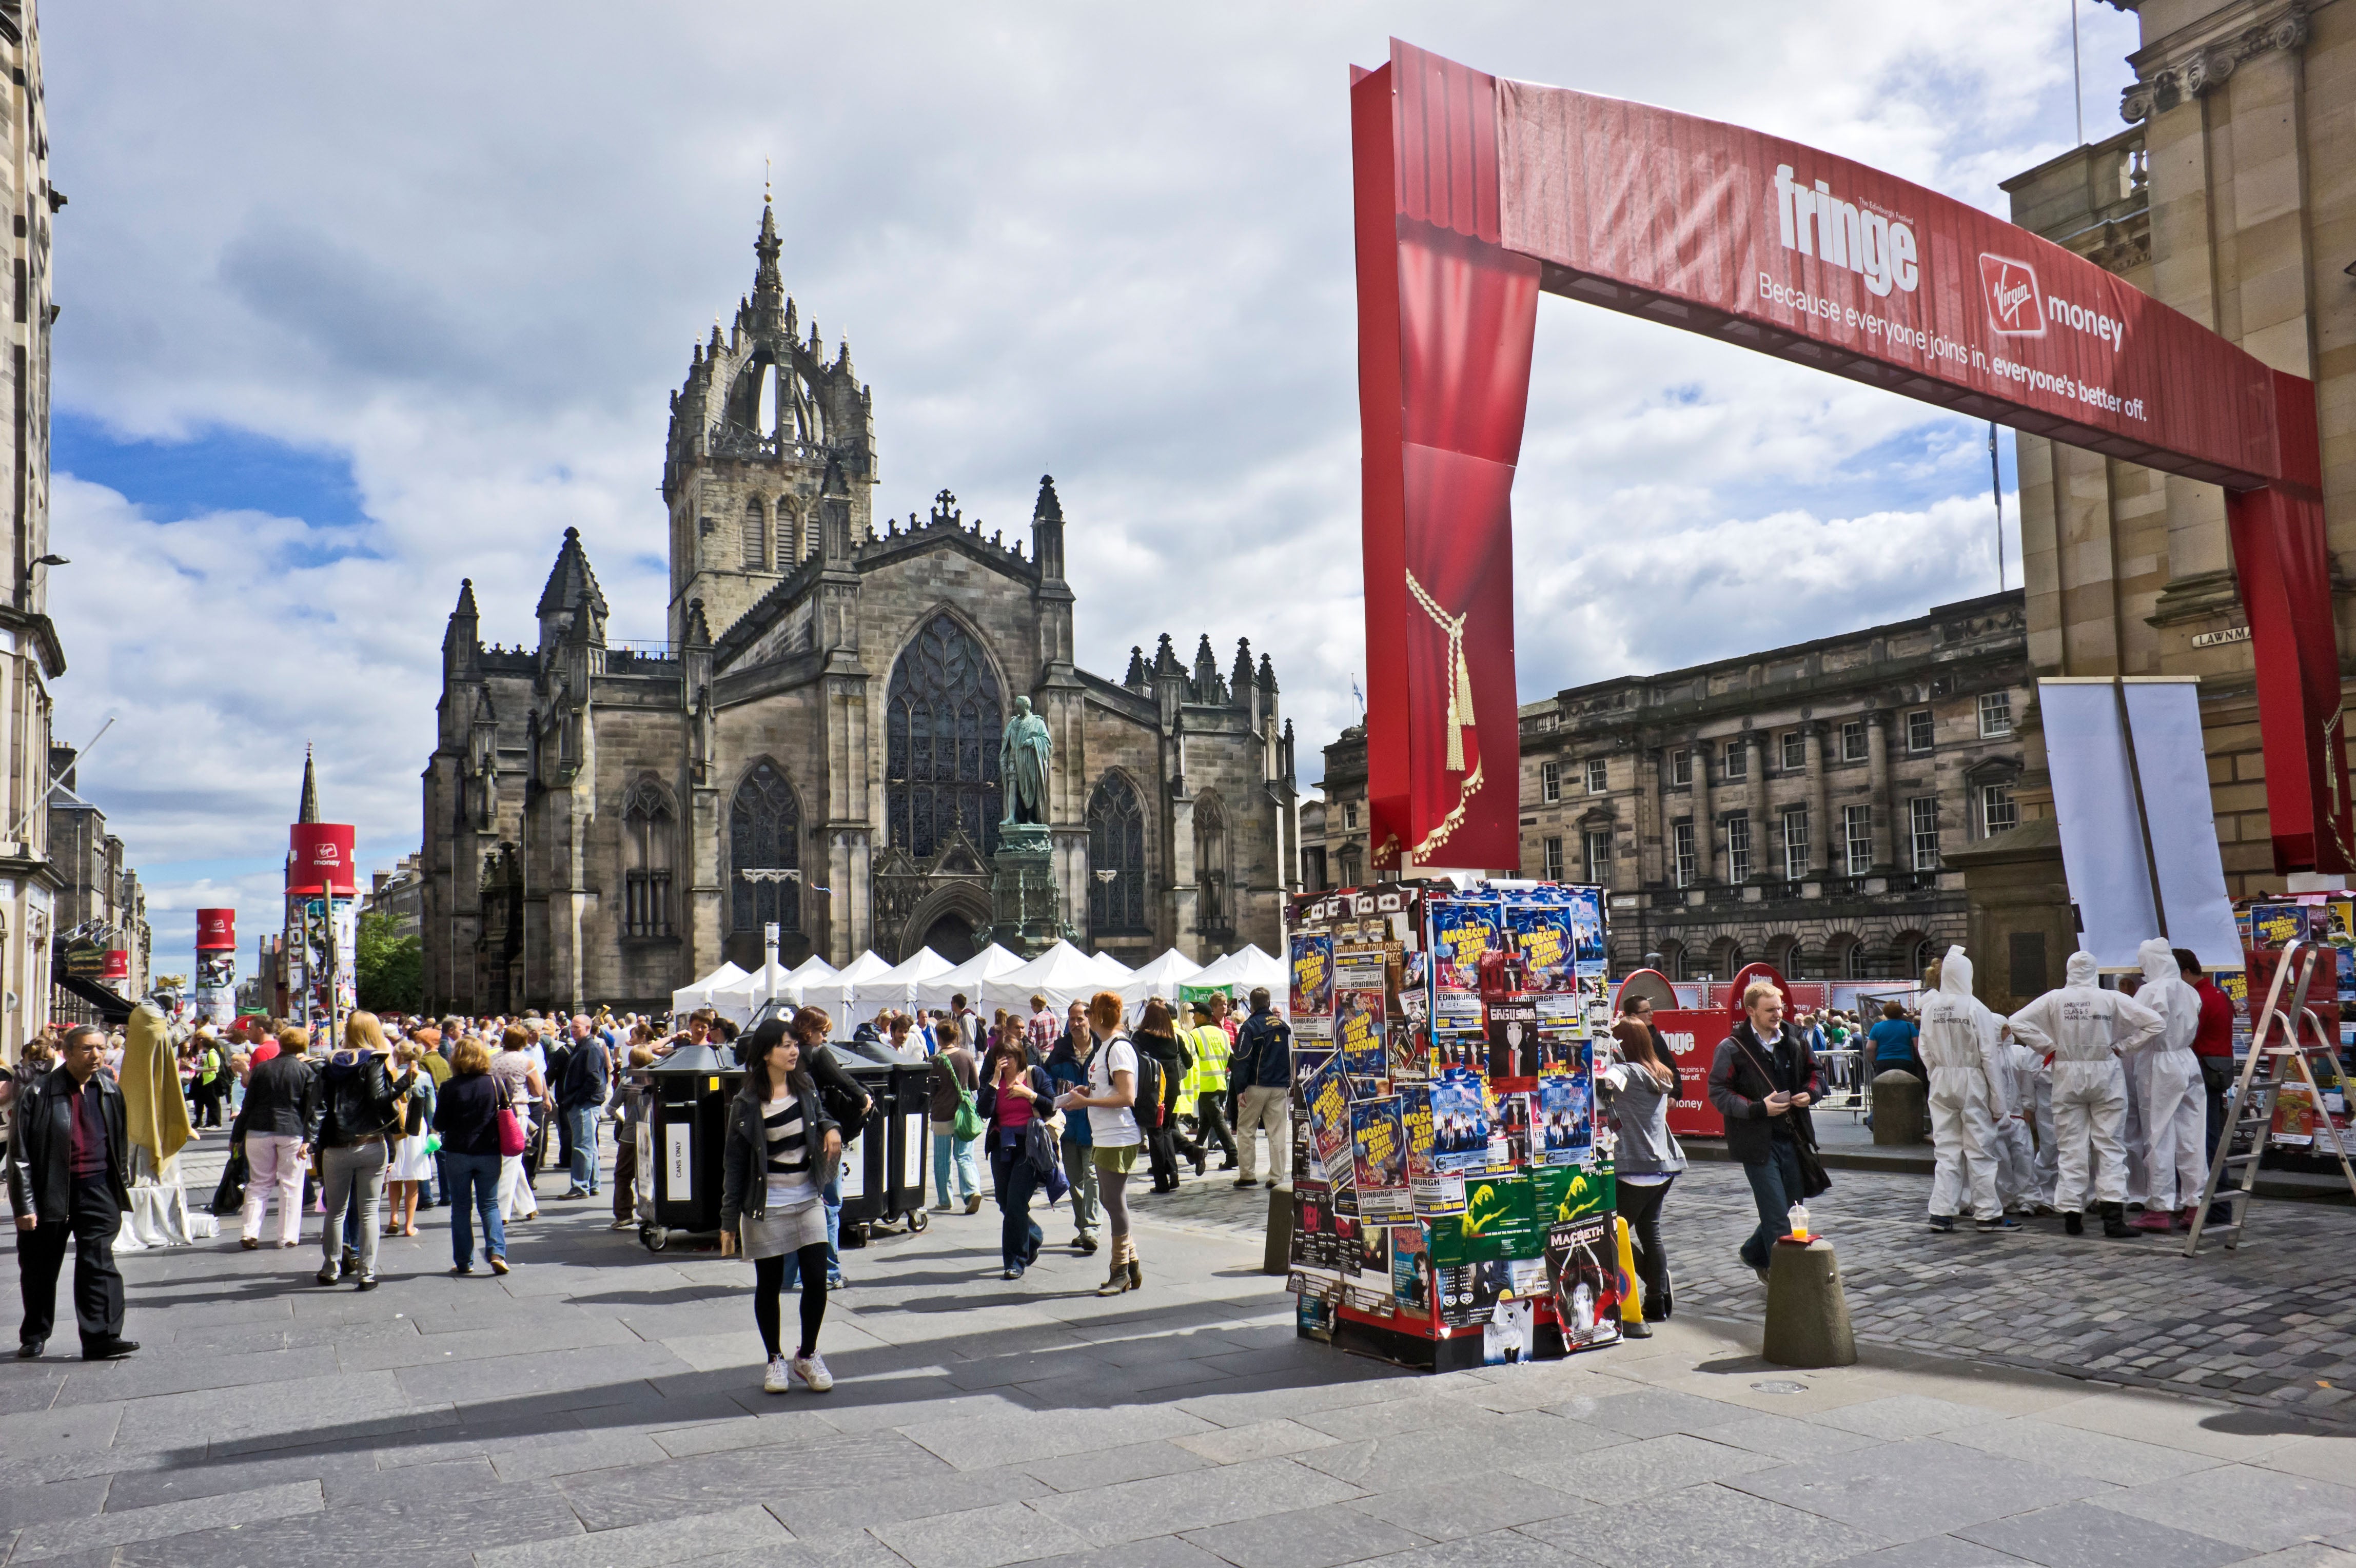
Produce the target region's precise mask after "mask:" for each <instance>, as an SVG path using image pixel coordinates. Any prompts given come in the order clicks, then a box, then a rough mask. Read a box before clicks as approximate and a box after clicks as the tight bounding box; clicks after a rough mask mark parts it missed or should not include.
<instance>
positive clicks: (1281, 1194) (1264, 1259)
mask: <svg viewBox="0 0 2356 1568" xmlns="http://www.w3.org/2000/svg"><path fill="white" fill-rule="evenodd" d="M1259 1272H1260V1273H1264V1274H1285V1273H1291V1272H1292V1188H1291V1187H1290V1184H1288V1185H1286V1186H1283V1187H1269V1189H1268V1250H1267V1251H1264V1252H1262V1253H1261V1254H1260V1259H1259Z"/></svg>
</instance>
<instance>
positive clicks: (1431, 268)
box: [1351, 46, 1538, 869]
mask: <svg viewBox="0 0 2356 1568" xmlns="http://www.w3.org/2000/svg"><path fill="white" fill-rule="evenodd" d="M1495 94H1496V83H1495V81H1494V79H1493V78H1490V77H1487V76H1483V75H1482V74H1481V73H1480V72H1478V71H1472V70H1465V69H1464V68H1463V67H1462V66H1455V65H1450V64H1448V63H1447V62H1445V61H1442V60H1440V59H1437V58H1435V57H1433V56H1430V55H1425V54H1421V53H1420V52H1419V51H1415V50H1410V49H1408V48H1405V47H1404V46H1402V47H1401V48H1399V49H1398V53H1397V56H1396V57H1395V59H1394V62H1393V64H1392V65H1391V66H1389V67H1387V68H1385V69H1384V70H1377V71H1374V72H1370V73H1365V74H1362V75H1361V76H1360V78H1359V80H1358V81H1356V83H1355V85H1354V86H1353V87H1352V90H1351V101H1352V116H1353V133H1354V141H1355V151H1356V164H1357V175H1356V180H1357V189H1356V205H1357V239H1358V298H1359V321H1358V333H1359V342H1358V352H1359V361H1360V368H1359V398H1360V403H1361V418H1362V421H1363V423H1364V424H1365V454H1364V459H1363V460H1364V467H1365V471H1364V482H1365V538H1366V650H1367V652H1366V657H1367V682H1366V700H1367V714H1366V750H1367V783H1368V795H1369V797H1370V800H1369V804H1370V809H1371V811H1372V815H1373V834H1374V846H1375V859H1376V864H1377V865H1395V864H1396V863H1397V859H1398V856H1399V855H1400V854H1408V855H1412V856H1413V857H1414V858H1415V860H1416V861H1417V862H1418V863H1419V864H1421V865H1451V866H1465V867H1480V868H1489V869H1514V868H1518V867H1519V865H1520V864H1521V840H1520V833H1519V828H1518V825H1517V822H1516V815H1517V812H1518V811H1519V809H1520V804H1521V778H1520V774H1521V746H1520V733H1519V727H1518V719H1517V717H1516V712H1515V687H1514V571H1513V512H1512V508H1511V498H1512V493H1513V488H1514V465H1515V462H1516V461H1517V460H1518V459H1519V457H1520V456H1521V446H1522V423H1523V415H1524V413H1525V411H1526V407H1527V403H1528V398H1529V376H1530V348H1531V339H1532V336H1533V333H1534V331H1535V329H1536V326H1537V297H1538V266H1537V263H1536V262H1534V261H1531V260H1530V259H1528V258H1527V257H1524V256H1518V255H1515V254H1514V253H1513V252H1508V251H1505V250H1501V249H1500V248H1498V245H1497V242H1496V241H1497V208H1496V190H1497V166H1496V154H1497V147H1496V103H1495Z"/></svg>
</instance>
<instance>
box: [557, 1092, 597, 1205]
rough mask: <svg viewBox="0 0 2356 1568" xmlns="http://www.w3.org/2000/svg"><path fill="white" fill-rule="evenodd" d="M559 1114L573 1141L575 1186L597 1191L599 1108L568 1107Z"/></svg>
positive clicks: (591, 1106) (593, 1106) (588, 1106)
mask: <svg viewBox="0 0 2356 1568" xmlns="http://www.w3.org/2000/svg"><path fill="white" fill-rule="evenodd" d="M557 1114H559V1115H561V1116H562V1117H563V1118H564V1125H565V1127H566V1128H567V1129H568V1131H569V1133H570V1135H571V1137H572V1140H573V1186H574V1187H586V1188H588V1190H589V1191H591V1192H593V1193H594V1192H595V1191H596V1190H597V1107H596V1106H595V1105H594V1104H592V1105H568V1106H566V1107H565V1108H564V1109H563V1110H562V1111H561V1112H557Z"/></svg>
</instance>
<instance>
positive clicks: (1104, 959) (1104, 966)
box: [1088, 952, 1137, 991]
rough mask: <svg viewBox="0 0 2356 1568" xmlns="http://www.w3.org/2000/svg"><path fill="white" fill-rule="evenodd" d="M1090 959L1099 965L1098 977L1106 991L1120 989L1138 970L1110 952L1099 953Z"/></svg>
mask: <svg viewBox="0 0 2356 1568" xmlns="http://www.w3.org/2000/svg"><path fill="white" fill-rule="evenodd" d="M1088 961H1089V962H1090V963H1092V964H1094V965H1096V966H1097V978H1098V981H1099V982H1100V983H1101V987H1102V989H1104V990H1106V991H1119V989H1121V987H1123V986H1125V985H1127V984H1128V983H1129V982H1130V977H1131V976H1132V975H1134V974H1136V972H1137V971H1135V970H1133V969H1131V968H1130V967H1129V965H1127V964H1125V963H1123V962H1121V961H1120V960H1119V959H1117V958H1115V957H1113V956H1112V954H1110V953H1108V952H1100V953H1098V954H1097V955H1095V956H1094V957H1093V958H1090V959H1089V960H1088Z"/></svg>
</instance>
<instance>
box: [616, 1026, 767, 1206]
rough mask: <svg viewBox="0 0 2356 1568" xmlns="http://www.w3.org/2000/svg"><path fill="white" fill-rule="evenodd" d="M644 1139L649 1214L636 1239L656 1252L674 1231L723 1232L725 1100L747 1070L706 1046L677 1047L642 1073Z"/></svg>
mask: <svg viewBox="0 0 2356 1568" xmlns="http://www.w3.org/2000/svg"><path fill="white" fill-rule="evenodd" d="M647 1079H648V1090H647V1097H646V1108H647V1143H646V1145H645V1147H644V1152H645V1153H646V1154H647V1155H651V1156H652V1165H653V1172H654V1182H653V1191H654V1201H653V1204H652V1209H653V1214H652V1218H651V1219H650V1221H648V1222H647V1223H643V1224H641V1225H640V1226H639V1227H638V1239H639V1240H641V1241H643V1242H645V1243H646V1245H647V1247H648V1250H649V1251H657V1252H659V1251H662V1250H663V1249H664V1248H665V1247H667V1246H669V1244H670V1240H671V1238H672V1237H674V1236H679V1235H689V1236H698V1237H701V1236H717V1235H718V1234H719V1233H720V1187H721V1179H722V1177H721V1155H722V1153H723V1150H724V1149H725V1147H726V1145H727V1141H728V1101H730V1100H731V1099H732V1098H734V1095H735V1093H736V1091H737V1090H738V1089H739V1088H740V1087H742V1085H743V1083H744V1069H742V1068H740V1067H738V1066H736V1064H735V1063H734V1061H732V1060H730V1059H729V1058H725V1057H723V1056H722V1055H721V1054H720V1053H719V1052H718V1051H715V1050H713V1049H712V1047H710V1046H681V1047H679V1049H677V1050H675V1051H673V1052H671V1054H670V1055H669V1056H668V1057H665V1058H663V1059H662V1060H660V1061H659V1062H657V1063H656V1064H655V1065H654V1066H653V1067H652V1068H650V1069H648V1071H647Z"/></svg>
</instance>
